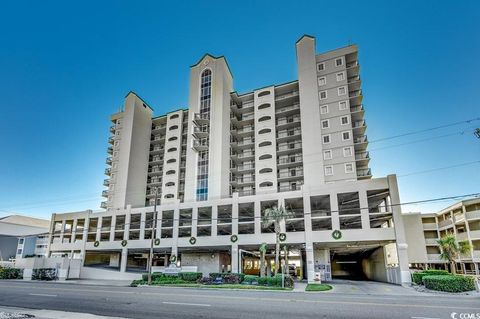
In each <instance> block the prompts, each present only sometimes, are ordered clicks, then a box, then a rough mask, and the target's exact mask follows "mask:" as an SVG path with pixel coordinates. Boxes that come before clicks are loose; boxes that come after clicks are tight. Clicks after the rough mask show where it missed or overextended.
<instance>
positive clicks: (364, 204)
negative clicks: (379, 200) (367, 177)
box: [358, 191, 370, 229]
mask: <svg viewBox="0 0 480 319" xmlns="http://www.w3.org/2000/svg"><path fill="white" fill-rule="evenodd" d="M358 199H359V203H360V214H361V218H362V229H370V217H369V211H368V199H367V192H366V191H360V192H358Z"/></svg>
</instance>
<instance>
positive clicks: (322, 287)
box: [305, 284, 332, 291]
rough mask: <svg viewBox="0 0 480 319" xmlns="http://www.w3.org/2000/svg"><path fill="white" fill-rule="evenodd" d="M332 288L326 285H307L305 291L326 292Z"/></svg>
mask: <svg viewBox="0 0 480 319" xmlns="http://www.w3.org/2000/svg"><path fill="white" fill-rule="evenodd" d="M331 289H332V286H330V285H326V284H308V285H307V287H306V288H305V291H328V290H331Z"/></svg>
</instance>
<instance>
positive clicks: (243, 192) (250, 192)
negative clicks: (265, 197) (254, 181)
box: [237, 189, 255, 196]
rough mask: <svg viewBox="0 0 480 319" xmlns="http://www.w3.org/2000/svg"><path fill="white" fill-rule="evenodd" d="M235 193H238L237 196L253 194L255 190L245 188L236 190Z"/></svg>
mask: <svg viewBox="0 0 480 319" xmlns="http://www.w3.org/2000/svg"><path fill="white" fill-rule="evenodd" d="M237 193H238V196H252V195H255V190H254V189H247V190H241V191H238V192H237Z"/></svg>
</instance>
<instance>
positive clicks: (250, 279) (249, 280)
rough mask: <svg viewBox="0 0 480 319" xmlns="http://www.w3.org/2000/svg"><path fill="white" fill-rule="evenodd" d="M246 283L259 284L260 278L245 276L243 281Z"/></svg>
mask: <svg viewBox="0 0 480 319" xmlns="http://www.w3.org/2000/svg"><path fill="white" fill-rule="evenodd" d="M242 282H244V283H248V284H252V283H254V282H257V283H258V276H255V275H245V277H244V278H243V281H242Z"/></svg>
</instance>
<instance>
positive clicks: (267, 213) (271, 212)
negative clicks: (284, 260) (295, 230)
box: [262, 206, 293, 275]
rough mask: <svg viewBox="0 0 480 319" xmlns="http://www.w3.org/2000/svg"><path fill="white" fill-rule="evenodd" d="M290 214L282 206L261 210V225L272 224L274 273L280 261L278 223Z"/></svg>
mask: <svg viewBox="0 0 480 319" xmlns="http://www.w3.org/2000/svg"><path fill="white" fill-rule="evenodd" d="M292 216H293V214H292V212H290V211H288V210H286V209H285V208H284V207H283V206H280V207H277V206H273V207H271V208H267V209H265V210H264V212H263V216H262V226H263V227H264V228H266V227H268V226H270V225H272V224H273V225H274V229H275V272H274V274H275V275H276V274H277V273H278V267H279V263H280V262H279V256H280V224H281V223H282V222H285V220H287V219H288V218H290V217H292Z"/></svg>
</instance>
